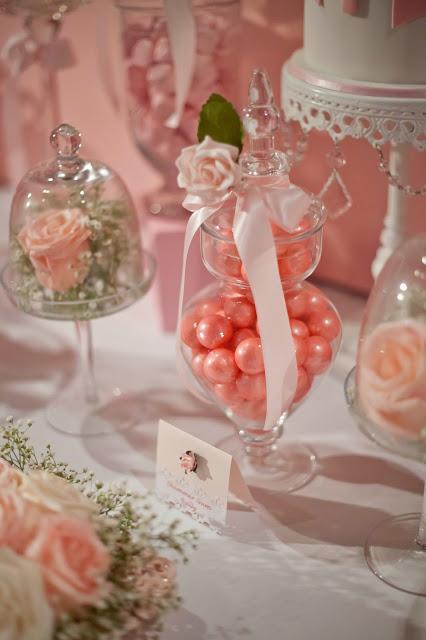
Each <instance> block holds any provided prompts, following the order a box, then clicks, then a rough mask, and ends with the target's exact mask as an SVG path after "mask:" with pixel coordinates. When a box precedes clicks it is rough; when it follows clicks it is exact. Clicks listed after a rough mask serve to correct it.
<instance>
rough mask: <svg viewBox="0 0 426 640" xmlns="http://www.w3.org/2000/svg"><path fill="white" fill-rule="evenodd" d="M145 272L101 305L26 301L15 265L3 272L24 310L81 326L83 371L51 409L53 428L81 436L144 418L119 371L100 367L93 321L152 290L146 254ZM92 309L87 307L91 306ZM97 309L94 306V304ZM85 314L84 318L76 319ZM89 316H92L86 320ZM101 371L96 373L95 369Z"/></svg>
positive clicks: (100, 301)
mask: <svg viewBox="0 0 426 640" xmlns="http://www.w3.org/2000/svg"><path fill="white" fill-rule="evenodd" d="M143 261H144V274H143V280H141V281H140V282H139V284H138V286H137V287H133V288H131V289H129V290H127V291H126V294H125V295H123V294H120V297H119V296H118V295H117V296H109V297H108V298H107V297H105V298H99V299H97V301H96V305H97V309H98V310H95V309H93V308H91V307H89V305H90V302H86V301H84V302H81V301H78V302H72V303H70V302H67V303H61V302H53V301H52V302H46V301H43V302H42V303H40V302H39V301H25V304H23V302H22V300H20V299H19V298H18V297H17V295H16V292H15V289H14V282H13V279H12V277H11V275H10V270H9V266H8V265H6V267H5V268H4V269H3V271H2V273H1V282H2V284H3V286H4V288H5V290H6V292H7V294H8V296H9V299H10V300H11V301H12V302H13V304H15V305H16V306H17V307H18V308H20V309H21V310H22V311H25V312H27V313H29V314H31V315H35V316H38V317H42V318H48V319H56V320H61V319H62V320H73V321H74V323H75V327H76V330H77V337H78V344H79V351H80V375H79V376H78V377H77V378H76V379H75V380H74V381H73V382H72V383H71V384H70V386H69V387H68V388H67V389H66V390H65V391H64V392H63V393H61V394H60V395H59V396H58V397H57V399H56V400H55V401H54V402H52V403H51V404H50V405H49V406H48V407H47V409H46V417H47V421H48V423H49V424H50V426H51V427H52V428H53V429H55V430H56V431H59V432H61V433H65V434H67V435H70V436H77V437H90V436H99V435H103V434H108V433H114V432H117V431H124V430H126V429H130V428H132V427H133V426H135V425H136V424H137V423H139V422H140V420H141V409H142V408H141V407H140V406H138V403H137V402H135V401H134V396H135V394H134V393H132V394H129V393H126V390H125V389H124V388H123V387H122V386H121V385H120V383H117V379H116V375H117V372H116V371H115V370H113V371H111V370H109V369H104V370H99V371H96V369H95V366H94V364H95V363H94V351H93V340H92V328H91V319H89V318H96V317H102V316H105V315H109V314H110V313H113V312H115V311H118V310H121V309H124V308H126V307H128V306H130V305H131V304H133V303H134V302H136V301H137V300H139V299H140V298H142V297H143V296H144V295H145V294H146V293H147V291H148V290H149V288H150V286H151V283H152V280H153V277H154V273H155V261H154V258H153V257H152V256H151V254H150V253H148V252H147V251H144V252H143ZM86 307H87V308H86ZM92 307H93V305H92ZM76 317H79V319H78V320H76V319H75V318H76ZM85 317H87V318H88V319H84V318H85ZM95 372H96V373H95Z"/></svg>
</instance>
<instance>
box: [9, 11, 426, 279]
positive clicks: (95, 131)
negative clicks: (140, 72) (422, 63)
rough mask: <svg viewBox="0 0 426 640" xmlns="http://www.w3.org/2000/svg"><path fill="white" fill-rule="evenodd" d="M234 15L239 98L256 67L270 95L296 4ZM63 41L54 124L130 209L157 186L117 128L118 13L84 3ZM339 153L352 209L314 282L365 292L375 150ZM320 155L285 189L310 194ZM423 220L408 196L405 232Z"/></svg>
mask: <svg viewBox="0 0 426 640" xmlns="http://www.w3.org/2000/svg"><path fill="white" fill-rule="evenodd" d="M242 17H243V30H242V40H241V46H240V47H239V59H238V61H237V64H238V65H239V68H240V70H241V71H240V83H241V91H242V92H244V91H245V87H246V86H247V82H248V79H249V76H250V71H251V70H252V68H253V67H255V66H263V67H265V68H266V69H267V70H268V71H269V73H270V75H271V77H272V81H273V85H274V89H275V92H276V96H277V97H279V95H280V73H281V68H282V64H283V62H284V61H285V60H286V59H287V58H288V57H289V56H290V55H291V53H292V52H293V51H294V50H295V49H297V48H299V47H300V46H302V19H303V1H302V0H287V1H286V2H277V1H276V0H242ZM17 29H19V20H18V19H17V18H9V17H3V16H2V17H1V18H0V44H1V45H3V44H4V42H5V41H6V38H7V37H8V35H10V34H11V33H13V32H14V31H16V30H17ZM64 35H66V36H67V37H69V38H70V39H71V40H72V43H73V48H74V53H75V57H76V61H77V62H76V65H75V66H73V67H72V68H70V69H66V70H63V71H61V72H60V73H59V74H58V82H59V95H60V110H61V119H62V120H63V121H66V122H70V123H72V124H73V125H74V126H76V127H77V128H79V129H80V130H81V132H82V133H83V142H84V154H85V155H86V156H87V157H92V158H100V159H102V160H103V161H105V162H107V163H108V164H110V165H111V166H112V167H114V168H115V169H116V170H117V171H118V172H119V173H120V174H121V175H122V176H123V177H124V179H125V181H126V182H127V184H128V186H129V187H130V190H131V192H132V194H133V196H134V198H135V200H136V201H137V202H138V201H139V202H140V201H141V198H142V196H143V194H145V193H147V192H148V191H151V190H154V189H156V188H157V187H158V186H159V184H160V180H161V178H160V177H159V176H158V175H157V174H156V173H155V171H154V170H153V169H152V168H151V167H150V166H149V165H148V163H147V162H146V161H145V160H144V159H143V158H142V157H141V156H140V155H139V153H138V152H137V150H136V148H135V147H134V145H133V142H132V138H131V134H130V132H129V130H128V128H127V122H126V112H125V108H124V100H123V84H124V81H123V77H122V73H121V67H120V53H121V52H120V40H119V14H118V11H117V10H116V9H115V8H114V7H113V5H112V3H109V2H106V1H105V0H93V2H92V3H91V4H89V5H87V6H86V7H83V8H81V9H80V10H78V11H76V12H75V13H73V14H70V15H69V16H68V17H67V18H66V20H65V25H64ZM254 43H255V46H253V44H254ZM1 107H2V103H1V96H0V108H1ZM3 126H4V124H3ZM3 141H4V130H2V128H1V127H0V180H2V181H3V182H6V180H7V179H8V180H9V182H10V183H11V184H16V181H17V179H18V178H19V176H18V175H16V173H17V172H16V171H15V175H11V168H10V166H8V158H7V154H5V152H4V143H3ZM341 146H342V150H343V152H344V154H345V155H346V158H347V161H348V162H347V165H346V167H344V169H343V170H342V175H343V177H344V180H345V182H346V184H347V186H348V188H349V191H350V192H351V194H352V197H353V200H354V205H353V207H352V209H351V211H349V212H348V213H347V214H346V215H345V216H343V217H341V218H339V219H338V220H337V221H335V222H329V223H328V225H327V229H326V233H325V242H324V251H323V257H322V260H321V263H320V266H319V268H318V271H317V275H318V276H319V277H320V278H321V279H324V280H329V281H332V282H334V283H337V284H340V285H343V286H349V287H351V288H353V289H354V290H358V291H361V292H366V291H368V289H369V287H370V286H371V276H370V265H371V261H372V259H373V257H374V254H375V251H376V248H377V245H378V239H379V234H380V230H381V226H382V220H383V215H384V212H385V207H386V187H387V182H386V179H385V177H384V176H383V175H382V174H381V173H379V172H378V169H377V164H378V163H377V155H376V152H375V151H374V150H373V149H372V148H371V147H370V146H369V145H368V144H367V143H366V142H364V141H355V140H346V141H344V142H343V143H342V145H341ZM330 148H331V142H330V140H329V139H328V137H327V136H326V135H324V134H320V133H316V132H315V133H312V134H311V135H310V137H309V146H308V150H307V153H306V156H305V158H304V160H303V162H302V163H300V164H299V165H298V166H297V167H296V168H295V169H294V171H293V173H292V179H293V181H294V182H296V184H300V185H301V186H303V187H305V188H307V189H309V190H311V191H313V192H314V193H317V192H318V191H319V190H320V187H321V186H322V184H323V183H324V182H325V180H326V178H327V175H328V172H329V169H328V166H327V164H326V161H325V159H324V154H325V152H326V151H327V150H329V149H330ZM2 149H3V150H2ZM33 152H34V149H33ZM410 164H411V166H410V181H411V182H412V183H414V184H421V183H423V182H424V177H425V173H426V172H425V156H424V154H420V153H416V152H415V151H412V152H411V163H410ZM25 168H26V167H23V170H25ZM3 213H4V214H5V212H3ZM425 214H426V212H425V198H411V199H410V201H409V206H408V229H409V233H415V232H416V231H419V230H421V229H422V230H426V222H425V220H426V218H425Z"/></svg>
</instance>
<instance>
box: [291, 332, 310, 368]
mask: <svg viewBox="0 0 426 640" xmlns="http://www.w3.org/2000/svg"><path fill="white" fill-rule="evenodd" d="M293 342H294V349H295V351H296V361H297V366H298V367H300V366H301V365H302V364H303V363H304V362H305V360H306V358H307V357H308V342H307V340H306V338H300V337H299V336H293Z"/></svg>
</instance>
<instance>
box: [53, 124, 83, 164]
mask: <svg viewBox="0 0 426 640" xmlns="http://www.w3.org/2000/svg"><path fill="white" fill-rule="evenodd" d="M50 144H51V145H52V147H53V148H54V149H55V150H56V153H57V154H58V156H60V157H61V158H73V157H74V156H76V155H77V154H78V152H79V150H80V147H81V133H80V131H78V129H76V128H75V127H73V126H72V125H70V124H60V125H59V126H58V127H56V129H53V131H52V133H51V134H50Z"/></svg>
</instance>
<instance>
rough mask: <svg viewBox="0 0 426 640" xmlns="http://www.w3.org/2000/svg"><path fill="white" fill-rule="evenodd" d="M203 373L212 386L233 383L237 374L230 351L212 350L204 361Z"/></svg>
mask: <svg viewBox="0 0 426 640" xmlns="http://www.w3.org/2000/svg"><path fill="white" fill-rule="evenodd" d="M203 372H204V375H205V376H206V378H207V380H208V381H209V382H212V383H213V384H226V383H229V382H233V381H234V380H235V378H236V376H237V374H238V367H237V365H236V364H235V359H234V354H233V352H232V351H231V350H230V349H223V348H219V349H213V351H210V353H208V354H207V355H206V357H205V359H204V365H203Z"/></svg>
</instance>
